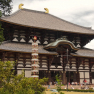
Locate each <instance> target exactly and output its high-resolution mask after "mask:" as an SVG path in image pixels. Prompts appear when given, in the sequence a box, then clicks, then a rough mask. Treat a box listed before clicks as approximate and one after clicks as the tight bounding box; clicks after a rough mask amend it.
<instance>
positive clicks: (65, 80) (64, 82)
mask: <svg viewBox="0 0 94 94" xmlns="http://www.w3.org/2000/svg"><path fill="white" fill-rule="evenodd" d="M65 66H66V64H65V60H64V57H63V84H64V85H65V84H66V83H67V78H66V71H65Z"/></svg>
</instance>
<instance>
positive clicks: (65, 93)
mask: <svg viewBox="0 0 94 94" xmlns="http://www.w3.org/2000/svg"><path fill="white" fill-rule="evenodd" d="M62 92H63V93H64V94H94V92H92V93H90V92H67V91H62ZM51 93H52V92H51V91H46V94H51ZM56 94H58V93H56Z"/></svg>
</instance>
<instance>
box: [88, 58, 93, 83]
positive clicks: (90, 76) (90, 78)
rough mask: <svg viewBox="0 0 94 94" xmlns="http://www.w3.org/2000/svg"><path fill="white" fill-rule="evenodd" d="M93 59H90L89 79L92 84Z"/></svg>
mask: <svg viewBox="0 0 94 94" xmlns="http://www.w3.org/2000/svg"><path fill="white" fill-rule="evenodd" d="M91 62H92V61H91V59H89V81H90V83H91V84H92V75H91V68H92V64H91Z"/></svg>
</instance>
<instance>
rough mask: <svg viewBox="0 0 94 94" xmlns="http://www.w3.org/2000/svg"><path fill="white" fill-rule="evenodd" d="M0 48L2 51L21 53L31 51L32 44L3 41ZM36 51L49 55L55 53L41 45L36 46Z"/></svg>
mask: <svg viewBox="0 0 94 94" xmlns="http://www.w3.org/2000/svg"><path fill="white" fill-rule="evenodd" d="M0 50H3V51H12V52H22V53H32V45H31V44H25V43H14V42H9V41H4V42H3V43H2V44H1V45H0ZM38 53H39V54H51V55H57V53H56V52H49V51H47V50H45V49H43V46H41V45H39V46H38Z"/></svg>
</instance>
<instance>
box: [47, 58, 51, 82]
mask: <svg viewBox="0 0 94 94" xmlns="http://www.w3.org/2000/svg"><path fill="white" fill-rule="evenodd" d="M47 66H48V71H47V72H48V79H49V80H48V83H49V82H51V71H50V58H49V57H48V58H47Z"/></svg>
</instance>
